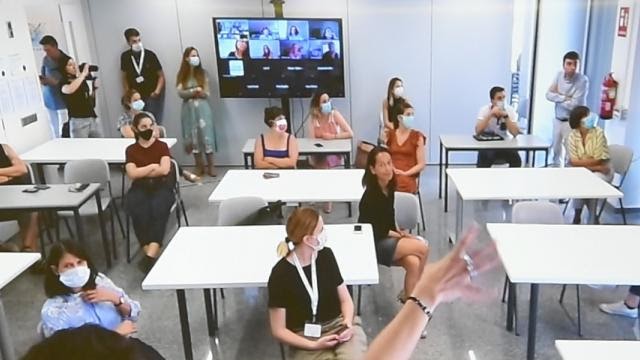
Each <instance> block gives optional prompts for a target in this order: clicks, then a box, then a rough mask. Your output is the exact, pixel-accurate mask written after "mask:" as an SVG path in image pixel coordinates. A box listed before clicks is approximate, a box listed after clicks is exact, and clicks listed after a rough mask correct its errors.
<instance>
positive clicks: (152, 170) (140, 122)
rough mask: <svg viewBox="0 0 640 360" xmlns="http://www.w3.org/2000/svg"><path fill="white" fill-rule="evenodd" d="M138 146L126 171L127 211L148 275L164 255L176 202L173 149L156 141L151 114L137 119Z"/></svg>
mask: <svg viewBox="0 0 640 360" xmlns="http://www.w3.org/2000/svg"><path fill="white" fill-rule="evenodd" d="M132 127H133V131H134V133H135V135H136V142H135V143H134V144H132V145H129V147H127V151H126V160H125V163H126V165H125V170H126V172H127V176H128V177H129V179H131V181H132V183H131V188H130V189H129V192H128V193H127V197H126V209H127V213H128V214H129V216H131V219H132V222H133V230H134V232H135V234H136V237H137V238H138V242H139V243H140V246H142V249H143V251H144V254H145V256H144V257H143V258H142V260H141V261H140V263H139V264H138V265H139V266H140V269H141V270H142V271H143V272H145V273H147V272H148V271H149V270H151V268H152V267H153V264H154V263H155V260H156V258H157V257H158V255H159V254H160V247H161V245H162V240H163V239H164V233H165V230H166V226H167V220H168V219H169V213H170V211H171V206H172V205H173V203H174V201H175V194H174V192H173V191H174V189H173V188H174V185H175V178H174V177H173V176H172V175H171V154H170V153H169V147H168V146H167V144H165V143H164V142H162V141H159V140H157V139H156V138H154V137H153V120H152V119H151V117H150V116H149V114H147V113H140V114H138V115H136V116H135V117H134V118H133V122H132Z"/></svg>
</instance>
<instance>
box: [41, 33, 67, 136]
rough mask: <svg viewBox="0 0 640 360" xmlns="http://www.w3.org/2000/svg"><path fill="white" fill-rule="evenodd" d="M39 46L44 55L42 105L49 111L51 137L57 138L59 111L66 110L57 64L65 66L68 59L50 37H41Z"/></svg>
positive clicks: (58, 133) (59, 129)
mask: <svg viewBox="0 0 640 360" xmlns="http://www.w3.org/2000/svg"><path fill="white" fill-rule="evenodd" d="M40 45H42V50H43V51H44V53H45V54H46V56H45V57H44V58H43V59H42V68H41V70H40V84H42V95H43V97H44V105H45V106H46V107H47V110H48V111H49V120H50V121H51V129H52V132H53V136H54V137H59V136H60V133H61V128H60V125H61V124H60V123H61V114H60V113H61V111H60V110H65V109H66V105H65V103H64V101H63V100H62V92H61V91H60V87H61V84H60V81H61V80H62V72H61V71H60V69H59V64H65V63H66V60H67V59H69V55H67V54H65V53H64V52H62V50H60V49H58V42H57V41H56V39H55V38H54V37H53V36H51V35H45V36H43V37H42V39H41V40H40Z"/></svg>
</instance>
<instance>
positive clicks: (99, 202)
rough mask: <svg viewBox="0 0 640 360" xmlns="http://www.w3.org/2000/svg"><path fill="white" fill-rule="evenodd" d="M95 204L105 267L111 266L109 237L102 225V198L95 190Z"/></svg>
mask: <svg viewBox="0 0 640 360" xmlns="http://www.w3.org/2000/svg"><path fill="white" fill-rule="evenodd" d="M94 196H95V197H96V206H97V207H98V222H99V223H100V235H101V236H102V246H103V247H104V257H105V259H106V260H107V269H109V268H111V251H110V250H109V239H107V230H106V229H105V226H104V218H103V216H104V214H103V212H102V199H100V191H96V193H95V195H94Z"/></svg>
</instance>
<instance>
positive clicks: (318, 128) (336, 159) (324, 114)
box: [308, 90, 353, 213]
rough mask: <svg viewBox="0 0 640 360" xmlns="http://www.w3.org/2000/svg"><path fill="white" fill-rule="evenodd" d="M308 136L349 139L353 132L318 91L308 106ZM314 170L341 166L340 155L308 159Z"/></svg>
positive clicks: (323, 93)
mask: <svg viewBox="0 0 640 360" xmlns="http://www.w3.org/2000/svg"><path fill="white" fill-rule="evenodd" d="M308 134H309V135H308V136H309V137H310V138H314V139H323V140H333V139H351V138H353V130H351V126H349V124H348V123H347V120H345V118H344V117H343V116H342V114H340V111H338V110H337V109H334V108H333V106H332V105H331V99H330V98H329V94H327V93H326V92H324V91H322V90H321V91H318V92H316V93H315V94H313V97H312V98H311V104H310V106H309V129H308ZM309 162H310V163H311V166H313V168H315V169H331V168H334V167H336V166H340V165H342V164H343V157H342V156H340V155H314V156H311V157H310V158H309ZM324 212H326V213H330V212H331V203H325V205H324Z"/></svg>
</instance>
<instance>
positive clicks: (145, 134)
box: [138, 129, 153, 141]
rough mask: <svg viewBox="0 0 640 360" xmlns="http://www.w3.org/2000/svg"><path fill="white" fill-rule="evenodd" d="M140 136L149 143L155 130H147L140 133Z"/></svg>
mask: <svg viewBox="0 0 640 360" xmlns="http://www.w3.org/2000/svg"><path fill="white" fill-rule="evenodd" d="M138 136H139V137H140V138H142V139H144V140H146V141H148V140H149V139H151V137H152V136H153V129H147V130H142V131H138Z"/></svg>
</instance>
